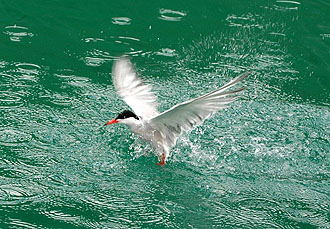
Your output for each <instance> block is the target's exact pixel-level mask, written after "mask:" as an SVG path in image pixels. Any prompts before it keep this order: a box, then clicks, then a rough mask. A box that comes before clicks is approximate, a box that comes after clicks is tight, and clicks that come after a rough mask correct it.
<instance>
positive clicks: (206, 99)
mask: <svg viewBox="0 0 330 229" xmlns="http://www.w3.org/2000/svg"><path fill="white" fill-rule="evenodd" d="M248 75H249V73H244V74H242V75H240V76H238V77H236V78H235V79H233V80H232V81H230V82H229V83H227V84H225V85H224V86H222V87H221V88H219V89H217V90H215V91H213V92H210V93H208V94H205V95H203V96H200V97H198V98H195V99H191V100H189V101H186V102H183V103H180V104H177V105H175V106H173V107H172V108H170V109H169V110H167V111H165V112H163V113H160V112H159V111H158V110H157V103H156V99H157V98H156V96H155V94H154V93H153V92H152V91H151V86H150V85H146V84H144V83H143V82H142V80H141V79H140V78H139V77H138V76H137V74H136V73H135V71H134V68H133V66H132V64H131V63H130V61H129V60H128V59H127V58H124V57H123V58H121V59H119V60H118V61H116V62H115V64H114V67H113V72H112V78H113V82H114V86H115V88H116V90H117V92H118V94H119V95H120V96H121V97H122V98H123V99H124V101H125V102H126V103H127V104H128V105H129V106H130V107H131V108H132V109H133V111H134V112H135V113H133V112H131V111H127V110H126V111H123V112H122V113H120V114H119V115H118V116H117V118H115V119H113V120H111V121H109V122H108V123H107V124H106V125H110V124H114V123H123V124H126V125H128V126H129V127H130V129H131V130H132V132H133V133H135V134H137V135H139V136H140V137H142V138H143V139H145V140H147V141H151V142H152V145H153V146H154V148H155V151H156V154H157V155H158V157H159V159H160V162H159V163H157V164H159V165H165V162H166V160H167V158H168V156H169V153H170V150H171V148H172V147H173V146H174V145H175V144H176V140H177V138H178V137H179V136H180V134H181V133H182V131H184V130H186V131H187V130H190V129H192V128H193V127H195V126H196V125H200V124H202V122H203V121H204V120H205V119H206V118H208V117H209V116H210V115H212V114H213V113H215V112H216V111H218V110H220V109H223V108H226V107H228V104H229V103H231V102H233V101H235V100H236V99H237V98H238V96H236V95H235V94H236V93H238V92H240V91H242V90H243V89H244V88H239V89H235V90H229V89H230V88H231V87H233V86H234V85H236V84H237V83H238V82H240V81H242V80H243V79H244V78H246V77H247V76H248Z"/></svg>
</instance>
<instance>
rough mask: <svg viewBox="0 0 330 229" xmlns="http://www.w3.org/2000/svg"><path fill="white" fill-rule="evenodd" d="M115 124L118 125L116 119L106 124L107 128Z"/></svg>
mask: <svg viewBox="0 0 330 229" xmlns="http://www.w3.org/2000/svg"><path fill="white" fill-rule="evenodd" d="M115 123H118V121H117V120H116V119H112V120H111V121H109V122H107V123H106V124H105V126H107V125H111V124H115Z"/></svg>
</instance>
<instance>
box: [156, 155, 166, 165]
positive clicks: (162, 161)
mask: <svg viewBox="0 0 330 229" xmlns="http://www.w3.org/2000/svg"><path fill="white" fill-rule="evenodd" d="M165 158H166V156H165V154H162V158H161V160H160V162H158V163H156V165H159V166H165V165H166V162H165Z"/></svg>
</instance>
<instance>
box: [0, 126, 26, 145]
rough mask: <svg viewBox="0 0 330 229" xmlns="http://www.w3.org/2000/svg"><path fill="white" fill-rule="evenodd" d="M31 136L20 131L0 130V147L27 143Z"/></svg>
mask: <svg viewBox="0 0 330 229" xmlns="http://www.w3.org/2000/svg"><path fill="white" fill-rule="evenodd" d="M31 138H32V136H31V135H30V134H28V133H25V132H23V131H21V130H14V129H4V130H0V145H3V146H17V145H20V144H22V143H26V142H29V141H30V140H31Z"/></svg>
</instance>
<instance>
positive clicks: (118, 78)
mask: <svg viewBox="0 0 330 229" xmlns="http://www.w3.org/2000/svg"><path fill="white" fill-rule="evenodd" d="M112 80H113V83H114V86H115V89H116V90H117V92H118V94H119V95H120V96H121V97H122V98H123V100H124V101H125V102H126V103H127V105H129V106H130V107H131V108H132V109H133V111H134V113H135V114H136V115H138V116H140V117H142V119H150V118H152V117H154V116H156V115H158V114H159V112H158V111H157V102H156V100H157V97H156V96H155V94H154V93H153V92H152V91H151V89H152V88H151V86H150V85H147V84H143V82H142V80H141V79H140V78H139V77H138V75H137V74H136V72H135V71H134V68H133V65H132V64H131V62H130V61H129V60H128V59H127V58H124V57H122V58H120V59H119V60H118V61H116V62H115V64H114V66H113V69H112Z"/></svg>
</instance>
